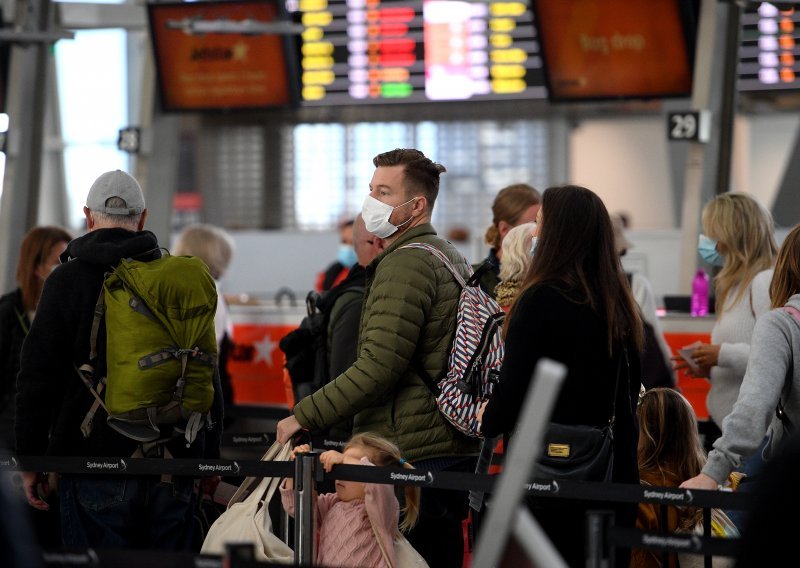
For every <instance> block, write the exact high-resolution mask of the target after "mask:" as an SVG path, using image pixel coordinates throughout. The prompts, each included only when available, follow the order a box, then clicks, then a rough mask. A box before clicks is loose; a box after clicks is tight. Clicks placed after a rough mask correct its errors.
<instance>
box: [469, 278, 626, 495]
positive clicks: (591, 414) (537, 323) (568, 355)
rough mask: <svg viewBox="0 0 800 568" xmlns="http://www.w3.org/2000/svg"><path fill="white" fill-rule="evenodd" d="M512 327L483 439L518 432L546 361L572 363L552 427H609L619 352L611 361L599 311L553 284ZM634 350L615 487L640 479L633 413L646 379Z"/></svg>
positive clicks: (619, 424) (620, 404) (515, 316)
mask: <svg viewBox="0 0 800 568" xmlns="http://www.w3.org/2000/svg"><path fill="white" fill-rule="evenodd" d="M508 325H509V329H508V335H507V337H506V343H505V358H504V360H503V367H502V369H501V372H500V382H499V384H498V385H497V386H496V387H495V390H494V392H493V393H492V398H491V399H490V401H489V404H488V405H487V406H486V410H485V412H484V415H483V423H482V430H483V432H484V434H485V435H486V436H489V437H494V436H498V435H500V434H504V433H510V432H512V431H513V430H514V428H515V426H516V425H517V420H518V419H519V414H520V412H521V409H522V404H523V402H524V400H525V395H526V394H527V392H528V386H529V384H530V380H531V375H532V374H533V370H534V368H535V366H536V363H537V362H538V361H539V359H540V358H542V357H547V358H550V359H553V360H555V361H558V362H560V363H563V364H564V365H566V366H567V377H566V379H565V381H564V383H563V385H562V388H561V392H560V393H559V396H558V400H557V402H556V405H555V407H554V408H553V414H552V421H553V422H559V423H564V424H591V425H603V424H605V423H607V422H608V419H609V416H610V414H611V400H612V395H613V392H614V383H615V379H616V376H617V363H618V357H619V356H620V353H621V351H620V350H619V349H617V350H616V352H615V355H614V357H609V355H608V333H607V331H606V327H605V321H604V320H603V319H602V318H601V317H600V316H598V314H597V313H595V312H594V311H593V310H592V309H591V308H590V307H589V306H588V305H586V304H580V303H576V302H574V301H571V300H570V299H568V297H567V295H566V294H564V293H562V292H559V291H558V290H556V289H555V288H553V287H550V286H538V287H535V288H533V289H528V290H526V291H525V293H524V294H523V295H522V297H521V298H520V299H519V301H518V303H517V306H516V308H515V309H514V312H513V313H512V315H511V319H510V321H509V322H508ZM635 353H636V351H635V350H634V348H633V347H629V357H628V359H629V360H630V382H628V379H627V376H626V372H625V365H624V364H623V367H622V368H623V372H622V375H621V377H620V386H619V390H618V393H617V405H616V420H615V426H614V443H615V459H614V476H613V479H614V481H615V482H627V483H638V482H639V476H638V468H637V465H636V445H637V442H638V434H637V428H636V422H635V416H634V409H635V408H636V401H637V397H638V394H639V385H640V382H641V381H640V372H639V359H638V357H637V356H635Z"/></svg>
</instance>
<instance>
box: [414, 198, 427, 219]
mask: <svg viewBox="0 0 800 568" xmlns="http://www.w3.org/2000/svg"><path fill="white" fill-rule="evenodd" d="M427 209H428V199H427V198H426V197H425V196H424V195H417V196H416V199H415V200H414V203H413V204H412V207H411V213H412V214H413V215H414V216H417V215H424V214H425V211H427Z"/></svg>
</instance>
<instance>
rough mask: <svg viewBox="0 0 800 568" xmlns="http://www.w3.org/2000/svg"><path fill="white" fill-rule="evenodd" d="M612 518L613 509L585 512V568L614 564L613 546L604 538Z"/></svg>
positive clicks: (605, 567)
mask: <svg viewBox="0 0 800 568" xmlns="http://www.w3.org/2000/svg"><path fill="white" fill-rule="evenodd" d="M613 518H614V513H613V511H589V512H588V513H586V568H610V567H611V566H614V547H613V546H609V545H608V540H607V538H606V529H607V528H608V526H609V524H610V523H611V522H613Z"/></svg>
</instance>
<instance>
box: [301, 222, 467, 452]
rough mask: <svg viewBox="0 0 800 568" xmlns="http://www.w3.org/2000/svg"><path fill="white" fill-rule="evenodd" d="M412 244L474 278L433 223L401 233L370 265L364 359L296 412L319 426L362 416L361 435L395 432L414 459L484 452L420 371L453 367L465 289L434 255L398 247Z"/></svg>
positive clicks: (356, 428)
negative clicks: (440, 406)
mask: <svg viewBox="0 0 800 568" xmlns="http://www.w3.org/2000/svg"><path fill="white" fill-rule="evenodd" d="M411 242H424V243H430V244H432V245H434V246H435V247H437V248H439V249H440V250H442V251H443V252H444V253H445V254H446V255H447V257H448V258H449V259H450V260H451V261H452V263H453V265H454V266H456V267H462V268H463V270H462V276H464V278H465V279H466V278H467V277H468V276H469V267H468V266H467V265H466V264H465V263H464V260H463V257H462V256H461V254H460V253H459V252H458V251H457V250H456V249H455V247H453V245H451V244H450V243H448V242H447V241H444V240H442V239H440V238H439V237H437V236H436V231H435V230H434V229H433V226H432V225H430V224H423V225H420V226H418V227H414V228H413V229H409V230H408V232H407V233H404V234H403V235H401V236H400V238H398V240H397V241H396V242H394V243H392V245H391V246H390V247H389V248H387V249H386V250H385V251H383V252H382V253H381V254H380V255H379V256H378V257H377V258H376V259H375V260H373V261H372V263H370V265H369V266H368V267H367V282H366V296H365V301H364V307H363V310H362V313H361V333H360V335H359V350H358V359H357V360H356V362H355V363H354V364H353V366H352V367H350V368H349V369H348V370H347V371H345V372H344V373H342V374H341V375H340V376H338V377H337V378H336V379H334V380H333V381H331V382H330V383H328V384H327V385H325V387H324V388H322V389H320V390H319V391H317V392H315V393H314V394H312V395H311V396H308V397H306V398H304V399H303V400H301V401H300V402H299V403H297V404H296V405H295V407H294V414H295V416H296V417H297V420H298V421H299V422H300V424H302V425H303V426H304V427H306V428H312V429H323V428H326V427H329V426H331V425H332V424H335V423H337V422H341V421H342V420H343V419H346V418H348V417H350V416H354V417H355V419H354V424H353V432H354V433H358V432H373V433H375V434H378V435H380V436H383V437H385V438H388V439H389V440H391V441H392V442H394V443H395V444H397V445H398V446H399V448H400V450H401V451H402V452H403V456H404V457H405V458H406V459H407V460H409V461H412V462H413V461H417V460H421V459H429V458H436V457H443V456H456V455H470V454H476V453H477V452H478V449H479V442H478V441H477V440H474V439H470V438H467V437H466V436H463V435H462V434H460V433H459V432H458V431H456V430H455V429H454V428H453V427H452V426H450V424H449V423H448V422H447V421H446V420H445V418H444V417H443V416H442V415H441V413H440V412H439V411H438V410H437V408H436V402H435V400H434V397H433V394H432V393H431V391H430V389H429V388H428V387H427V386H426V385H425V383H424V382H423V380H422V379H421V378H420V376H419V374H418V373H417V371H416V370H415V368H417V367H418V366H419V365H420V364H421V365H423V366H424V368H425V370H426V371H427V372H428V374H429V375H430V376H431V377H436V378H438V377H441V376H442V375H443V374H444V373H445V371H446V369H447V358H448V354H449V351H450V346H451V344H452V342H453V335H454V334H455V327H456V312H457V310H458V298H459V295H460V292H461V288H460V286H459V285H458V283H457V282H456V281H455V279H454V278H453V275H452V274H450V272H449V271H448V269H447V267H445V266H444V264H442V263H441V261H439V260H438V259H437V258H436V257H435V256H433V255H432V254H431V253H429V252H427V251H424V250H419V249H403V250H398V249H399V248H400V247H402V246H403V245H405V244H408V243H411ZM412 361H414V363H412Z"/></svg>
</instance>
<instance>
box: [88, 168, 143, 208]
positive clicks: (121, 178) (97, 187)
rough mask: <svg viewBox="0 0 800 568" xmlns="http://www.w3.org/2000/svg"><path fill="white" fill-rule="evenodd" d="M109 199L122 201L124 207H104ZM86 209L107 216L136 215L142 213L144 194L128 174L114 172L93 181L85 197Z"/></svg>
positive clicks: (118, 171) (137, 183)
mask: <svg viewBox="0 0 800 568" xmlns="http://www.w3.org/2000/svg"><path fill="white" fill-rule="evenodd" d="M111 197H119V198H120V199H122V200H123V201H124V202H125V207H106V201H108V199H109V198H111ZM86 207H87V208H88V209H89V210H90V211H96V212H98V213H106V214H107V215H138V214H140V213H141V212H142V211H144V194H143V193H142V188H141V187H140V186H139V182H138V181H136V180H135V179H134V178H133V177H132V176H131V175H130V174H127V173H125V172H123V171H121V170H114V171H111V172H106V173H104V174H102V175H101V176H100V177H99V178H97V179H96V180H95V182H94V183H93V184H92V187H91V188H90V189H89V195H87V196H86Z"/></svg>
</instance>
